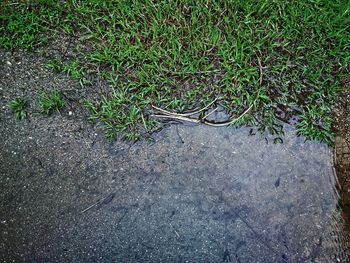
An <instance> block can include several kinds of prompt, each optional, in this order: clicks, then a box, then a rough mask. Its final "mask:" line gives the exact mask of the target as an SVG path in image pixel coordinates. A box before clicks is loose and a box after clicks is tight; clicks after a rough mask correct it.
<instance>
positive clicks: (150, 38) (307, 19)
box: [0, 0, 350, 143]
mask: <svg viewBox="0 0 350 263" xmlns="http://www.w3.org/2000/svg"><path fill="white" fill-rule="evenodd" d="M56 2H57V1H35V2H34V3H33V2H32V1H28V2H22V3H18V2H13V3H12V2H11V1H8V2H5V3H4V4H3V7H2V9H1V11H0V24H1V25H2V26H1V27H0V28H1V29H0V47H3V48H15V47H25V48H35V47H36V46H42V45H43V44H45V43H47V42H48V43H50V40H51V39H54V38H55V37H57V36H62V35H64V36H69V37H70V38H74V39H75V40H76V44H75V48H74V50H73V53H74V54H75V55H74V57H73V58H71V59H70V60H69V61H66V62H64V63H63V62H62V64H61V65H59V66H57V65H54V66H52V68H54V69H55V70H58V71H61V72H66V73H67V74H69V75H70V76H72V78H75V79H78V80H82V79H84V78H85V74H86V73H85V72H89V74H92V75H97V76H98V77H102V78H104V79H105V80H106V81H108V82H109V84H110V85H111V86H112V89H111V92H110V94H109V95H108V96H105V97H103V98H100V100H99V101H94V102H91V103H90V106H91V107H90V109H91V110H92V116H91V117H92V119H96V120H98V121H99V122H100V123H102V124H104V126H105V127H106V130H107V134H108V136H110V137H113V136H117V135H119V134H122V136H123V134H124V135H125V134H134V135H135V136H134V135H133V136H127V137H132V138H134V137H135V138H137V137H139V136H141V135H142V134H143V133H144V132H145V130H147V128H146V127H147V126H148V123H152V122H153V120H152V117H151V116H150V114H149V110H150V109H151V105H156V106H159V107H162V108H166V109H170V110H176V111H178V112H185V111H188V110H192V109H195V108H201V107H204V106H205V105H207V104H208V103H209V102H211V101H213V100H214V99H215V98H220V100H218V101H217V102H216V104H219V105H220V106H222V107H224V108H225V109H226V110H227V112H228V113H230V114H231V115H232V116H233V117H234V116H239V115H240V114H241V113H242V112H244V111H245V110H246V109H247V108H249V107H250V105H252V103H253V101H254V100H255V98H256V97H257V96H258V99H257V101H256V103H254V107H253V108H252V110H251V111H250V112H249V114H246V115H245V116H244V117H243V118H240V120H239V122H236V123H234V124H233V125H235V126H240V125H246V124H249V125H258V126H259V127H260V128H259V130H260V131H262V132H265V131H269V132H272V133H280V132H281V125H282V122H284V121H288V120H289V119H290V118H291V117H294V116H296V117H297V119H298V120H299V122H298V125H297V128H298V134H300V135H304V136H306V137H307V138H309V139H317V140H320V141H324V142H327V143H332V141H333V133H332V131H331V122H332V119H331V118H330V116H331V111H332V106H333V105H334V103H335V101H336V98H337V94H338V93H339V91H340V90H341V88H342V86H341V84H340V80H341V78H342V77H343V76H344V75H346V74H349V61H350V1H349V0H332V1H331V0H313V1H306V0H302V1H287V0H279V1H270V0H262V1H256V0H244V1H243V0H236V1H228V0H224V1H217V0H206V1H196V0H186V1H175V0H170V1H151V0H146V1H111V0H107V1H98V0H92V1H64V2H62V3H60V4H58V3H56ZM82 65H84V66H82ZM81 84H82V85H84V84H85V83H83V82H81ZM92 88H93V87H92ZM121 94H122V95H121Z"/></svg>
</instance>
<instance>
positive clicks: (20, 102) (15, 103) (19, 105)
mask: <svg viewBox="0 0 350 263" xmlns="http://www.w3.org/2000/svg"><path fill="white" fill-rule="evenodd" d="M27 106H28V102H27V100H26V99H24V98H16V99H13V100H11V101H10V102H9V104H8V107H9V108H10V110H12V111H13V112H14V113H15V115H16V118H17V119H18V120H23V119H25V118H27V111H26V108H27Z"/></svg>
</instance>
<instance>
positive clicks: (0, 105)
mask: <svg viewBox="0 0 350 263" xmlns="http://www.w3.org/2000/svg"><path fill="white" fill-rule="evenodd" d="M45 63H46V61H45V59H43V58H42V57H40V56H38V55H35V54H26V53H22V52H20V53H14V54H11V53H8V52H0V109H1V112H0V138H1V144H0V258H1V259H2V261H3V262H268V263H271V262H349V253H348V251H349V248H348V244H349V242H348V241H349V235H348V232H347V221H346V220H347V217H346V213H344V212H343V211H342V210H339V209H338V208H337V207H338V201H339V191H338V192H337V190H336V188H335V186H336V185H337V182H336V181H337V180H336V177H335V175H334V167H333V155H332V150H331V149H330V148H329V147H327V146H326V145H323V144H319V143H316V142H306V143H304V139H303V138H299V137H296V136H295V132H294V131H293V129H291V128H288V129H287V130H286V135H285V137H284V138H283V139H284V142H283V143H281V144H273V139H270V138H269V137H267V138H264V137H263V136H258V135H255V136H249V129H245V128H243V129H239V130H234V129H231V128H210V127H203V126H200V125H199V126H188V125H172V126H171V127H169V128H167V129H164V130H162V131H160V132H159V133H157V134H154V136H153V137H152V138H151V140H150V141H140V142H137V143H135V144H128V143H125V142H121V141H108V140H106V139H105V137H104V135H103V131H102V130H101V129H99V128H97V127H94V126H93V125H92V124H90V123H89V122H87V120H86V114H87V113H86V112H85V110H84V109H83V108H82V107H80V106H81V105H82V103H83V99H84V98H86V97H89V96H95V95H96V90H98V92H102V91H101V90H103V89H104V88H100V87H97V86H96V89H93V87H94V86H93V87H91V88H89V89H82V88H81V87H80V86H79V84H78V83H76V82H74V81H72V80H70V79H69V78H67V77H66V76H64V75H57V74H53V73H51V72H49V71H48V70H46V69H45ZM96 85H97V84H96ZM54 88H55V89H59V90H62V91H64V92H65V95H66V100H67V101H68V107H67V108H66V109H64V110H63V111H61V112H60V113H58V112H57V113H54V114H53V115H52V116H50V117H45V116H42V115H41V114H39V113H38V107H37V106H38V105H37V93H38V92H40V91H43V90H51V89H54ZM18 96H25V97H27V98H29V101H30V107H29V109H28V111H29V119H27V120H24V121H18V120H16V119H15V117H14V114H13V113H12V112H10V110H9V109H8V108H7V106H6V105H7V103H8V101H9V100H11V99H13V98H15V97H18ZM346 98H349V96H348V97H345V96H342V99H343V100H344V101H341V103H344V106H341V105H343V104H341V103H340V104H339V105H340V106H339V108H338V111H337V118H338V119H337V120H338V121H337V123H339V125H338V126H337V129H338V130H339V136H338V139H337V147H336V149H337V159H338V162H337V168H336V169H337V172H338V173H340V174H341V175H340V176H339V181H340V183H341V184H343V185H342V190H341V191H340V193H341V198H343V199H341V200H345V201H346V202H347V200H348V199H346V198H345V197H346V195H344V193H348V192H350V191H348V189H350V187H348V186H347V185H346V182H347V181H346V178H347V177H346V176H347V171H349V170H347V169H348V168H347V167H348V166H347V165H348V164H349V162H348V161H347V160H349V159H347V158H348V155H347V152H348V149H347V148H346V147H345V146H346V145H348V144H346V143H345V141H346V140H347V138H349V137H346V133H345V131H346V129H347V128H346V127H349V125H348V124H349V122H347V124H346V123H345V122H340V121H339V120H345V119H346V118H349V116H350V115H347V114H348V113H349V108H347V107H348V106H347V105H349V104H346V103H348V101H349V100H347V99H346ZM69 111H71V112H72V114H69ZM347 120H349V119H347ZM340 131H341V132H340ZM347 131H348V130H347ZM340 135H341V136H340ZM347 143H348V141H347ZM344 180H345V181H344ZM345 201H344V202H343V203H345ZM344 207H345V206H344Z"/></svg>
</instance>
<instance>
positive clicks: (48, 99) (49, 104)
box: [39, 90, 66, 115]
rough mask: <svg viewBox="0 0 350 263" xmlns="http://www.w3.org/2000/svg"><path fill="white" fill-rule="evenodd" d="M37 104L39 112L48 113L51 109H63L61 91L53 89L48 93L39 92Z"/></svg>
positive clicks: (63, 103)
mask: <svg viewBox="0 0 350 263" xmlns="http://www.w3.org/2000/svg"><path fill="white" fill-rule="evenodd" d="M39 105H40V111H41V113H43V114H45V115H50V114H51V113H52V112H53V111H55V110H57V111H59V110H60V109H63V108H64V106H65V105H66V103H65V102H64V100H63V98H62V94H61V92H59V91H57V90H54V91H52V92H50V93H45V92H44V93H41V94H40V96H39Z"/></svg>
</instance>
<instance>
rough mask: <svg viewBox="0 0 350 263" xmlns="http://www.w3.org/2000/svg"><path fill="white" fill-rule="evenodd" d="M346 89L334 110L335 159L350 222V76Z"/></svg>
mask: <svg viewBox="0 0 350 263" xmlns="http://www.w3.org/2000/svg"><path fill="white" fill-rule="evenodd" d="M343 85H344V87H345V89H344V91H343V92H342V93H341V94H340V96H339V101H338V105H337V107H336V108H335V110H334V119H335V122H334V127H333V128H334V131H335V133H336V141H335V147H334V149H335V160H336V171H337V176H338V180H339V182H340V189H339V192H340V196H341V198H340V205H341V207H342V209H343V210H344V212H345V214H344V216H346V217H347V221H348V222H350V221H349V220H350V77H349V78H347V79H344V80H343Z"/></svg>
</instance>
